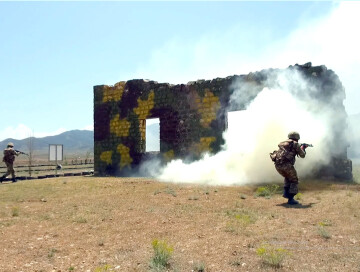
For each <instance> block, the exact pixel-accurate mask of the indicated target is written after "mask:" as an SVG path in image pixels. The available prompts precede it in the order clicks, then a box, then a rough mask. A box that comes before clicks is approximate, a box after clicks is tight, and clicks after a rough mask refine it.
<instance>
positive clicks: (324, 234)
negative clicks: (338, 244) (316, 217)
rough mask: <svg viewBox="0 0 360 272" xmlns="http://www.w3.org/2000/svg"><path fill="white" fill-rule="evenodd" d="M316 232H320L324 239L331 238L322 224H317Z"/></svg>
mask: <svg viewBox="0 0 360 272" xmlns="http://www.w3.org/2000/svg"><path fill="white" fill-rule="evenodd" d="M318 233H319V234H320V236H321V237H323V238H325V239H330V238H331V234H330V233H329V232H328V231H327V230H326V228H325V227H324V226H321V225H320V226H318Z"/></svg>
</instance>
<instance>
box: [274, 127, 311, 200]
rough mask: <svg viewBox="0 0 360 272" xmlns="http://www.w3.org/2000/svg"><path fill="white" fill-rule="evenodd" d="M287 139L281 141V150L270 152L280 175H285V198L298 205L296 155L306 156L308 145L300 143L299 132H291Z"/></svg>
mask: <svg viewBox="0 0 360 272" xmlns="http://www.w3.org/2000/svg"><path fill="white" fill-rule="evenodd" d="M288 138H289V139H287V140H286V141H283V142H281V143H280V144H279V145H278V146H279V150H277V151H274V152H273V153H270V157H271V159H272V161H273V162H274V163H275V168H276V170H277V171H278V172H279V174H280V175H282V176H283V177H284V183H285V184H284V195H283V197H284V198H287V199H288V204H290V205H296V204H299V202H298V201H296V200H294V196H295V195H296V194H297V193H298V183H299V180H298V176H297V173H296V170H295V167H294V164H295V156H297V155H298V156H300V158H305V154H306V152H305V149H306V147H307V145H301V144H299V143H298V141H299V140H300V135H299V133H298V132H295V131H293V132H290V133H289V134H288Z"/></svg>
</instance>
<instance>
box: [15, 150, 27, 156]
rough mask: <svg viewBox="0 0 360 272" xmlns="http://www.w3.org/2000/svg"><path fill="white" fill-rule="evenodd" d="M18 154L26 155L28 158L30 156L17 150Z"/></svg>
mask: <svg viewBox="0 0 360 272" xmlns="http://www.w3.org/2000/svg"><path fill="white" fill-rule="evenodd" d="M15 151H16V152H18V153H20V154H23V155H26V156H29V154H26V153H24V152H22V151H20V150H15Z"/></svg>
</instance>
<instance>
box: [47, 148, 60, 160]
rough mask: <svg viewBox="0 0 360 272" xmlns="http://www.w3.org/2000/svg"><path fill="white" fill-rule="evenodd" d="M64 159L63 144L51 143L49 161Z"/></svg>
mask: <svg viewBox="0 0 360 272" xmlns="http://www.w3.org/2000/svg"><path fill="white" fill-rule="evenodd" d="M62 160H63V145H62V144H49V161H62Z"/></svg>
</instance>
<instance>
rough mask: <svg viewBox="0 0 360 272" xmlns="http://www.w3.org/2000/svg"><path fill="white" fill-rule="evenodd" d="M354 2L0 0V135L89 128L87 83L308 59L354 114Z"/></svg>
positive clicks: (189, 76)
mask: <svg viewBox="0 0 360 272" xmlns="http://www.w3.org/2000/svg"><path fill="white" fill-rule="evenodd" d="M359 13H360V3H359V2H311V1H306V2H283V1H279V2H268V1H264V2H243V1H239V2H234V1H232V2H213V1H210V2H207V1H200V2H191V1H184V2H171V1H170V2H165V1H160V2H149V1H146V2H122V1H117V2H116V1H111V2H96V1H89V2H85V1H80V2H68V1H64V2H2V1H0V94H1V96H0V97H1V100H0V106H1V118H0V140H3V139H6V138H15V139H23V138H27V137H29V136H30V135H34V136H36V137H43V136H47V135H55V134H58V133H60V132H63V131H67V130H72V129H92V125H93V86H94V85H102V84H109V85H113V84H115V83H116V82H118V81H126V80H130V79H134V78H143V79H152V80H155V81H158V82H170V83H187V82H188V81H194V80H197V79H212V78H216V77H226V76H229V75H234V74H247V73H249V72H254V71H258V70H262V69H267V68H271V67H272V68H286V67H288V66H289V65H294V64H295V63H299V64H303V63H306V62H308V61H311V62H312V63H313V65H322V64H324V65H326V66H327V67H328V68H329V69H332V70H334V71H335V72H336V73H337V74H338V75H339V77H340V80H341V81H342V82H343V85H344V86H345V88H346V94H347V99H346V100H345V102H344V105H345V107H346V110H347V112H348V114H357V113H360V110H359V107H358V106H359V102H358V101H360V93H359V90H360V82H359V80H358V78H357V77H358V72H359V71H360V70H359V68H360V54H359V53H358V50H359V48H360V42H359V37H358V34H356V33H357V32H358V29H357V28H358V26H359V25H360V22H359V21H360V19H359V16H358V14H359Z"/></svg>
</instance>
